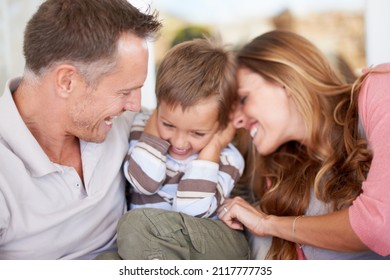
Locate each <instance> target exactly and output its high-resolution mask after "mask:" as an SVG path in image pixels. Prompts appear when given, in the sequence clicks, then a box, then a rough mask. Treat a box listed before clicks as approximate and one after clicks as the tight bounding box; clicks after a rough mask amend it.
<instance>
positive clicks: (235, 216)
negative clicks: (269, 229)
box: [218, 197, 268, 236]
mask: <svg viewBox="0 0 390 280" xmlns="http://www.w3.org/2000/svg"><path fill="white" fill-rule="evenodd" d="M218 217H219V219H220V220H221V221H223V222H224V223H225V224H226V225H227V226H229V227H230V228H232V229H238V230H243V229H244V227H245V228H246V229H247V230H249V231H250V232H251V233H252V234H254V235H257V236H264V235H266V221H267V218H268V216H267V215H266V214H264V213H263V212H261V211H260V210H259V209H257V208H255V207H254V206H252V205H251V204H250V203H248V202H247V201H245V200H244V199H242V198H241V197H235V198H233V199H227V200H225V202H224V203H223V204H222V205H221V206H220V208H219V209H218Z"/></svg>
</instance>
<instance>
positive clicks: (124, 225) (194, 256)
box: [98, 208, 250, 260]
mask: <svg viewBox="0 0 390 280" xmlns="http://www.w3.org/2000/svg"><path fill="white" fill-rule="evenodd" d="M117 245H118V254H106V255H102V256H99V257H98V259H126V260H145V259H146V260H151V259H163V260H211V259H214V260H216V259H220V260H223V259H225V260H247V259H249V257H250V251H249V245H248V242H247V240H246V238H245V235H244V233H243V232H241V231H236V230H232V229H230V228H229V227H227V226H226V225H225V224H224V223H223V222H221V221H218V220H211V219H206V218H195V217H192V216H189V215H186V214H183V213H178V212H172V211H166V210H161V209H151V208H141V209H134V210H131V211H129V212H127V213H126V214H125V215H124V216H123V217H122V218H121V219H120V220H119V223H118V239H117Z"/></svg>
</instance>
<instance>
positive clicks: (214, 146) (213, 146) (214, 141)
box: [199, 122, 236, 163]
mask: <svg viewBox="0 0 390 280" xmlns="http://www.w3.org/2000/svg"><path fill="white" fill-rule="evenodd" d="M235 132H236V128H235V127H234V126H233V123H232V122H229V124H228V125H227V127H226V128H225V129H224V130H219V131H217V132H216V133H215V134H214V136H213V138H211V140H210V142H209V143H208V144H207V145H206V146H205V147H204V148H203V149H202V151H200V153H199V159H202V160H209V161H214V162H217V163H218V162H219V157H220V154H221V151H222V150H223V149H224V148H225V147H226V146H227V145H228V144H229V143H230V142H231V141H232V140H233V137H234V134H235Z"/></svg>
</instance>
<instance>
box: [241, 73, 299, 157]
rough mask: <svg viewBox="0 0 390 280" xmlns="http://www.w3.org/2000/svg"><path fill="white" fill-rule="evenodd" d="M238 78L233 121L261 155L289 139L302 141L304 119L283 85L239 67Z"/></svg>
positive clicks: (270, 151)
mask: <svg viewBox="0 0 390 280" xmlns="http://www.w3.org/2000/svg"><path fill="white" fill-rule="evenodd" d="M237 78H238V95H239V98H240V104H239V106H237V109H236V111H235V115H234V124H235V126H236V127H237V128H240V127H244V128H245V129H247V130H248V131H249V133H250V134H251V136H252V139H253V140H252V141H253V143H254V145H255V146H256V148H257V151H258V152H259V153H260V154H261V155H268V154H270V153H272V152H274V151H275V150H276V149H277V148H278V147H279V146H281V145H282V144H284V143H286V142H288V141H291V140H298V141H302V140H303V137H304V135H305V129H304V127H305V126H304V123H303V119H302V117H301V114H300V113H299V112H298V110H297V108H296V105H295V102H294V101H293V99H292V98H291V96H290V94H288V92H287V91H286V89H285V88H284V87H283V86H282V85H280V84H278V83H275V82H270V81H267V80H265V79H264V78H263V77H262V76H261V75H259V74H257V73H255V72H253V71H251V70H249V69H248V68H245V67H240V68H239V70H238V72H237Z"/></svg>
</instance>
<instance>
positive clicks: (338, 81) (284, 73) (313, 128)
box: [237, 30, 372, 259]
mask: <svg viewBox="0 0 390 280" xmlns="http://www.w3.org/2000/svg"><path fill="white" fill-rule="evenodd" d="M237 58H238V63H239V65H241V66H245V67H248V68H249V69H251V70H252V71H254V72H256V73H258V74H260V75H261V76H263V77H264V78H265V79H268V80H270V81H275V82H278V83H280V84H281V85H283V86H285V88H286V90H287V91H288V92H289V93H290V94H291V96H292V98H293V99H294V101H295V103H296V104H297V107H298V108H299V111H300V113H301V114H302V115H303V118H304V120H305V125H306V131H307V132H308V135H307V138H308V141H307V144H306V145H302V144H301V143H298V142H294V141H291V142H288V143H285V144H284V145H282V146H280V147H279V148H278V150H277V151H275V152H274V153H272V154H270V155H267V156H259V155H258V156H257V159H258V161H257V162H256V163H253V164H256V172H257V174H256V178H258V180H257V181H256V184H255V185H254V186H253V189H254V192H255V194H256V196H257V198H258V199H259V202H260V208H261V210H262V211H264V212H265V213H268V214H274V215H278V216H297V215H303V214H305V212H306V209H307V208H308V204H309V199H310V193H311V190H312V189H313V191H314V194H315V195H316V197H317V198H318V199H319V200H321V201H323V202H324V203H329V204H330V205H331V206H332V207H333V210H338V209H342V208H345V207H347V206H349V205H351V203H352V201H353V200H354V199H355V198H356V197H357V196H358V195H359V194H360V193H361V185H362V181H363V180H365V177H366V175H367V172H368V169H369V167H370V163H371V158H372V155H371V152H370V151H369V150H368V148H367V141H366V140H365V138H364V137H363V136H362V135H360V133H359V129H358V125H359V124H358V122H359V116H358V107H357V99H358V93H359V90H360V87H361V84H362V81H363V79H364V78H365V76H361V77H360V78H359V79H357V80H356V82H355V83H354V84H348V83H346V82H345V80H344V79H343V78H342V76H341V75H340V74H338V73H337V72H336V71H334V70H333V69H332V68H331V66H330V64H329V62H328V61H327V59H326V58H325V57H324V55H323V54H322V53H321V52H320V50H319V49H318V48H316V47H315V46H314V45H313V44H312V43H310V42H309V41H308V40H306V39H305V38H303V37H302V36H300V35H297V34H295V33H292V32H288V31H281V30H276V31H271V32H268V33H265V34H263V35H261V36H259V37H257V38H255V39H254V40H253V41H251V42H250V43H248V44H247V45H245V46H244V47H243V48H241V50H240V51H239V52H238V56H237ZM266 178H267V181H269V182H270V185H269V183H268V184H267V185H266ZM267 257H268V258H269V259H296V258H297V252H296V248H295V244H294V243H293V242H290V241H286V240H283V239H279V238H276V237H274V238H273V242H272V246H271V248H270V250H269V252H268V256H267Z"/></svg>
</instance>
